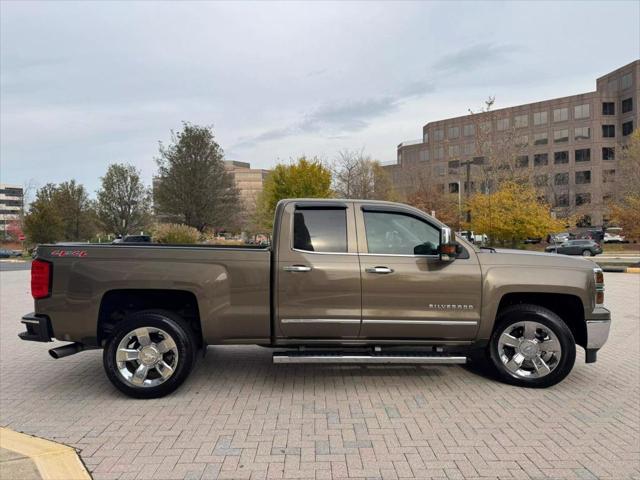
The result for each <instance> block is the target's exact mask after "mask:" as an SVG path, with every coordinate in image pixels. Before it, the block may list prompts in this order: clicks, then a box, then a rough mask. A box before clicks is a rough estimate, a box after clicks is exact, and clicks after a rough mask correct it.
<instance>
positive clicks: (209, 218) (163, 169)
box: [154, 123, 241, 232]
mask: <svg viewBox="0 0 640 480" xmlns="http://www.w3.org/2000/svg"><path fill="white" fill-rule="evenodd" d="M157 163H158V177H157V182H156V184H155V188H154V201H155V203H156V205H155V206H156V211H157V212H158V213H161V214H162V215H165V216H167V217H169V218H171V217H173V219H175V220H177V221H181V222H183V223H186V224H187V225H189V226H192V227H195V228H197V229H198V230H199V231H200V232H202V231H204V230H205V229H206V228H207V227H216V228H222V227H227V226H229V225H230V224H234V223H236V221H235V216H236V214H237V213H239V212H238V210H239V209H240V208H241V206H240V205H241V203H240V200H239V194H238V189H237V188H236V187H235V184H234V181H233V177H232V176H231V174H230V173H228V172H227V171H226V169H225V166H224V152H223V151H222V148H221V147H220V145H218V143H217V142H216V141H215V137H214V134H213V128H212V127H203V126H198V125H192V124H190V123H184V124H183V128H182V131H179V132H173V131H172V132H171V144H170V145H168V146H165V145H163V144H162V143H161V144H160V155H159V157H158V158H157Z"/></svg>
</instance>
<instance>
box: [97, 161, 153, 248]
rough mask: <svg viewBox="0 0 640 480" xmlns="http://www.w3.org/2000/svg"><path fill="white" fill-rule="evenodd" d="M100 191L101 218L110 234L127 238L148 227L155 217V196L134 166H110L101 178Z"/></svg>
mask: <svg viewBox="0 0 640 480" xmlns="http://www.w3.org/2000/svg"><path fill="white" fill-rule="evenodd" d="M100 180H101V181H102V186H101V188H100V190H98V192H97V196H98V201H97V213H98V219H99V220H100V223H101V224H102V226H103V228H104V229H105V231H106V232H107V233H114V234H116V235H122V236H124V235H127V234H130V233H135V232H138V231H140V230H144V228H145V227H146V226H147V225H148V223H149V220H150V216H151V193H150V192H149V189H148V188H146V187H145V186H144V184H143V183H142V180H141V179H140V172H139V171H138V170H137V169H136V168H135V167H134V166H132V165H125V164H117V163H114V164H112V165H109V168H108V169H107V173H106V174H105V176H104V177H102V178H101V179H100Z"/></svg>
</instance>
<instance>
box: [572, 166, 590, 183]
mask: <svg viewBox="0 0 640 480" xmlns="http://www.w3.org/2000/svg"><path fill="white" fill-rule="evenodd" d="M587 183H591V170H583V171H581V172H576V185H585V184H587Z"/></svg>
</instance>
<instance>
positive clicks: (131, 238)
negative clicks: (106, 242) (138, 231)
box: [111, 235, 151, 245]
mask: <svg viewBox="0 0 640 480" xmlns="http://www.w3.org/2000/svg"><path fill="white" fill-rule="evenodd" d="M111 243H112V244H114V245H117V244H122V243H151V236H150V235H127V236H126V237H124V238H116V239H115V240H114V241H113V242H111Z"/></svg>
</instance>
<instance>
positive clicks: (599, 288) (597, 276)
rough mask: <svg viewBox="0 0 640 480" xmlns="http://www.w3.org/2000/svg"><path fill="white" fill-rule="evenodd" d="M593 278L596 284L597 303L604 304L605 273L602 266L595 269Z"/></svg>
mask: <svg viewBox="0 0 640 480" xmlns="http://www.w3.org/2000/svg"><path fill="white" fill-rule="evenodd" d="M593 279H594V281H595V284H596V298H595V300H596V305H604V273H602V269H601V268H594V269H593Z"/></svg>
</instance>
